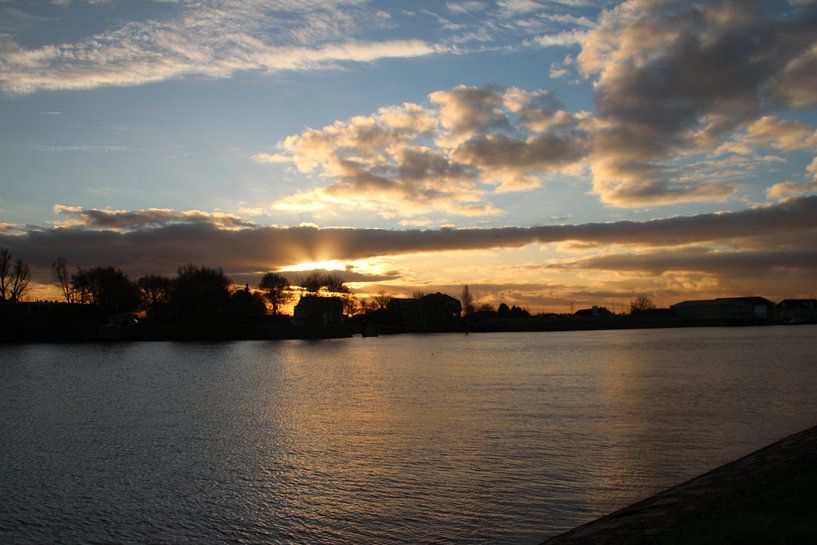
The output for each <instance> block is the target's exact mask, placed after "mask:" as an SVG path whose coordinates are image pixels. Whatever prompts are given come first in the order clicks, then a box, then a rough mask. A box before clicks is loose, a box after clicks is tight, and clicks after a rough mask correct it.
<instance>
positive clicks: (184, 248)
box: [0, 197, 817, 277]
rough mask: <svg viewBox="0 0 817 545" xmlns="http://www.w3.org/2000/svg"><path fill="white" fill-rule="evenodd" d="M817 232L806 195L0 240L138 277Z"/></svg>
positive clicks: (63, 231) (30, 256)
mask: <svg viewBox="0 0 817 545" xmlns="http://www.w3.org/2000/svg"><path fill="white" fill-rule="evenodd" d="M815 230H817V197H801V198H797V199H792V200H789V201H784V202H781V203H778V204H774V205H768V206H763V207H758V208H752V209H747V210H743V211H739V212H724V213H719V214H699V215H694V216H679V217H672V218H666V219H657V220H650V221H643V222H636V221H617V222H610V223H585V224H578V225H550V226H539V227H505V228H495V229H438V230H405V231H392V230H385V229H352V228H330V229H318V228H314V227H289V228H282V227H252V228H246V229H239V230H229V229H220V228H219V227H217V226H216V225H213V224H211V223H181V224H173V225H165V226H161V227H154V228H142V229H135V230H131V231H114V230H91V229H85V228H56V229H30V228H29V229H27V230H25V231H24V232H23V234H7V233H3V232H0V246H5V247H9V248H10V249H11V250H12V252H13V253H14V254H15V255H18V256H20V257H22V258H24V259H25V260H26V261H28V262H29V263H31V264H32V265H33V266H34V267H35V268H36V269H37V270H38V271H39V272H38V273H37V274H39V275H40V276H41V277H43V275H46V274H47V267H48V265H49V264H50V263H51V262H52V261H53V259H54V258H55V257H57V256H64V257H65V258H66V259H67V260H68V261H69V262H70V263H72V264H74V265H81V266H90V265H103V264H110V265H115V266H118V267H121V268H123V269H124V270H126V271H127V272H129V273H131V274H145V273H172V272H174V271H175V269H176V267H177V266H178V265H180V264H184V263H188V262H192V263H197V264H202V265H209V266H221V267H223V268H224V269H225V270H226V271H227V272H229V273H231V274H239V273H240V274H251V273H261V272H264V271H267V270H274V269H277V268H281V267H285V266H291V265H295V264H298V263H303V262H309V261H312V262H316V261H323V260H328V259H339V260H353V259H363V258H367V257H374V256H385V255H398V254H405V253H415V252H435V251H445V250H474V249H486V248H514V247H521V246H524V245H526V244H530V243H536V242H538V243H551V242H561V241H579V242H585V243H592V244H599V245H606V244H632V245H642V246H675V245H680V244H692V243H701V242H713V241H728V240H733V239H741V240H744V241H751V240H752V237H763V236H766V237H773V236H785V237H789V240H791V238H792V237H795V238H796V237H797V236H798V235H797V233H801V234H802V235H803V236H804V237H806V235H809V234H810V233H814V231H815ZM804 240H808V241H810V240H812V238H808V237H806V238H804Z"/></svg>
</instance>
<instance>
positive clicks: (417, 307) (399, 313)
mask: <svg viewBox="0 0 817 545" xmlns="http://www.w3.org/2000/svg"><path fill="white" fill-rule="evenodd" d="M387 310H388V312H389V314H391V315H392V316H393V317H394V318H393V319H394V320H395V321H396V322H397V323H399V324H402V325H404V326H406V327H413V328H416V327H424V320H423V308H422V305H421V304H420V300H419V299H414V298H403V297H392V298H391V299H390V300H389V306H388V307H387Z"/></svg>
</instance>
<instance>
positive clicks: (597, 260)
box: [550, 248, 817, 288]
mask: <svg viewBox="0 0 817 545" xmlns="http://www.w3.org/2000/svg"><path fill="white" fill-rule="evenodd" d="M550 268H557V269H601V270H609V271H628V272H645V273H650V274H662V273H665V272H667V271H698V272H706V273H711V274H716V275H729V276H733V277H735V276H738V277H757V276H766V275H771V274H777V273H779V272H780V271H781V270H786V269H803V270H809V271H814V272H815V273H817V249H798V250H750V251H715V250H712V249H711V248H691V249H684V250H660V251H652V252H647V253H635V254H633V253H627V254H606V255H600V256H594V257H589V258H585V259H578V260H574V261H570V262H567V263H561V264H554V265H551V266H550ZM815 284H816V285H815V288H817V283H815Z"/></svg>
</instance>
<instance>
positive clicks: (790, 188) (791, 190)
mask: <svg viewBox="0 0 817 545" xmlns="http://www.w3.org/2000/svg"><path fill="white" fill-rule="evenodd" d="M806 193H817V181H814V182H781V183H779V184H774V185H773V186H772V187H770V188H769V189H767V190H766V196H767V197H769V198H771V199H778V198H783V197H792V196H797V195H805V194H806Z"/></svg>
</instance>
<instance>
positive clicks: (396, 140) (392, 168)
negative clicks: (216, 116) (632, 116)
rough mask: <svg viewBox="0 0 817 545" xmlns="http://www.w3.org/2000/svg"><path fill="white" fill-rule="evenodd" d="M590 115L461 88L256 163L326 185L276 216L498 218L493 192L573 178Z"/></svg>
mask: <svg viewBox="0 0 817 545" xmlns="http://www.w3.org/2000/svg"><path fill="white" fill-rule="evenodd" d="M591 122H592V119H591V117H590V116H589V114H586V113H581V114H576V115H574V114H570V113H567V112H565V111H564V110H562V108H561V104H560V103H559V101H558V100H557V99H556V98H555V97H554V96H553V95H552V94H550V93H548V92H545V91H533V92H529V91H525V90H522V89H518V88H510V89H505V88H500V87H498V86H493V85H491V86H485V87H470V86H464V85H460V86H457V87H454V88H453V89H449V90H445V91H436V92H433V93H431V94H430V95H429V103H428V104H427V105H420V104H412V103H406V104H403V105H401V106H391V107H385V108H381V109H380V110H378V111H377V112H376V113H375V114H373V115H370V116H356V117H353V118H351V119H348V120H345V121H338V122H335V123H333V124H331V125H328V126H326V127H323V128H321V129H308V130H306V131H304V132H303V133H301V134H298V135H292V136H289V137H287V138H285V139H284V140H283V141H282V142H281V144H280V145H279V150H278V151H276V152H275V153H264V152H262V153H258V154H256V155H255V156H254V157H253V158H254V159H255V160H256V161H258V162H275V163H278V162H282V161H285V160H286V158H289V160H291V162H292V163H293V165H294V166H295V168H296V169H297V170H298V171H300V172H301V173H316V174H318V175H319V177H320V178H321V179H328V180H329V182H328V183H325V184H322V185H320V186H319V187H317V188H314V189H311V190H307V191H302V192H299V193H296V194H294V195H290V196H287V197H284V198H282V199H279V200H278V201H276V202H275V203H273V205H272V207H273V209H274V210H278V211H290V212H318V211H331V210H336V209H339V208H346V209H349V208H352V209H365V210H371V211H375V212H377V213H379V214H381V215H382V216H385V217H392V216H404V217H410V216H416V215H419V214H427V213H431V212H445V213H448V214H453V215H463V216H479V215H486V214H496V213H498V212H500V210H498V209H497V208H496V207H495V206H494V205H492V204H491V203H490V202H487V201H486V200H485V197H486V195H488V194H490V193H491V192H493V191H517V190H525V189H530V188H532V187H536V186H538V185H539V184H540V183H541V181H542V180H543V179H544V178H546V177H547V176H548V175H550V174H552V173H556V172H565V171H569V170H570V169H576V168H578V165H581V164H582V162H583V160H584V158H585V156H586V155H587V136H586V132H585V129H586V127H585V125H587V124H589V123H591Z"/></svg>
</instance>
